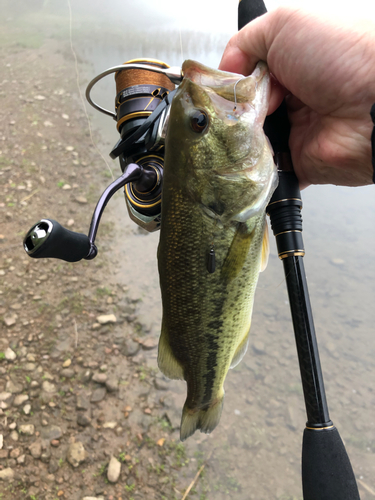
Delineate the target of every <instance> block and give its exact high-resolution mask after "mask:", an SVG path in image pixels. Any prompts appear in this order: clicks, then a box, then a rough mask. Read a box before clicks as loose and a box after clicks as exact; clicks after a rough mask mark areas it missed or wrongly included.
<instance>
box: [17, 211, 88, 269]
mask: <svg viewBox="0 0 375 500" xmlns="http://www.w3.org/2000/svg"><path fill="white" fill-rule="evenodd" d="M23 246H24V249H25V251H26V253H27V254H28V255H29V256H30V257H32V258H34V259H44V258H48V257H52V258H54V259H61V260H65V261H66V262H77V261H79V260H81V259H84V258H85V257H87V256H88V255H89V253H90V249H91V245H90V240H89V237H88V236H87V235H86V234H82V233H75V232H73V231H69V229H66V228H65V227H63V226H62V225H61V224H59V223H58V222H57V221H55V220H52V219H42V220H40V221H39V222H38V223H37V224H35V225H34V226H33V227H32V228H31V229H30V230H29V232H28V233H27V235H26V236H25V238H24V240H23Z"/></svg>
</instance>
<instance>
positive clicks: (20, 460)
mask: <svg viewBox="0 0 375 500" xmlns="http://www.w3.org/2000/svg"><path fill="white" fill-rule="evenodd" d="M25 462H26V455H25V454H23V455H20V456H19V457H18V458H17V463H18V464H19V465H24V463H25Z"/></svg>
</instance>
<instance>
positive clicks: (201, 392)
mask: <svg viewBox="0 0 375 500" xmlns="http://www.w3.org/2000/svg"><path fill="white" fill-rule="evenodd" d="M183 72H184V75H185V76H184V79H183V81H182V83H181V85H180V87H179V89H178V92H177V94H176V96H175V98H174V100H173V103H172V108H171V114H170V121H169V125H168V133H167V143H166V158H165V168H164V180H163V199H162V224H161V233H160V243H159V249H158V263H159V274H160V285H161V292H162V301H163V321H162V331H161V336H160V340H159V353H158V364H159V367H160V369H161V371H162V372H163V373H164V374H165V375H166V376H167V377H169V378H173V379H183V380H185V381H186V383H187V398H186V401H185V405H184V408H183V413H182V420H181V431H180V434H181V439H182V440H184V439H186V438H187V437H189V436H190V435H192V434H193V433H194V432H195V430H197V429H200V430H201V431H202V432H207V433H208V432H211V431H212V430H213V429H214V428H215V427H216V426H217V424H218V422H219V420H220V415H221V411H222V407H223V397H224V381H225V377H226V375H227V372H228V370H229V368H231V367H233V366H235V365H236V364H238V363H239V362H240V360H241V359H242V357H243V355H244V353H245V351H246V348H247V344H248V332H249V328H250V321H251V313H252V306H253V300H254V293H255V287H256V284H257V280H258V274H259V272H260V270H262V268H264V267H265V265H266V261H267V256H268V238H267V231H266V225H265V207H266V205H267V203H268V201H269V199H270V196H271V195H272V192H273V190H274V189H275V187H276V184H277V173H276V167H275V165H274V163H273V158H272V152H271V150H270V148H269V145H268V141H267V139H266V137H265V135H264V132H263V122H264V118H265V115H266V112H267V108H268V100H269V85H270V83H269V74H268V69H267V66H266V65H265V64H264V63H259V64H258V65H257V67H256V69H255V70H254V72H253V74H252V75H250V76H249V77H247V78H243V77H241V76H240V75H234V74H232V73H225V72H221V71H217V70H212V69H210V68H207V67H205V66H203V65H201V64H199V63H196V62H194V61H186V62H185V63H184V65H183ZM234 86H235V95H234ZM234 100H236V104H235V105H234ZM212 249H213V252H214V255H215V263H216V265H215V271H214V272H209V271H208V267H209V266H208V263H209V254H210V252H211V253H212Z"/></svg>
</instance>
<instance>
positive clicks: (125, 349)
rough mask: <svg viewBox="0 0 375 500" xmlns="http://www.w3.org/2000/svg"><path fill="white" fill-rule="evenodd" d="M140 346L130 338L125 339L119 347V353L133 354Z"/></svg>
mask: <svg viewBox="0 0 375 500" xmlns="http://www.w3.org/2000/svg"><path fill="white" fill-rule="evenodd" d="M140 348H141V346H140V345H139V344H138V342H134V340H132V339H126V340H125V342H124V344H123V346H122V348H121V353H122V354H124V356H135V355H136V354H137V352H138V351H139V350H140Z"/></svg>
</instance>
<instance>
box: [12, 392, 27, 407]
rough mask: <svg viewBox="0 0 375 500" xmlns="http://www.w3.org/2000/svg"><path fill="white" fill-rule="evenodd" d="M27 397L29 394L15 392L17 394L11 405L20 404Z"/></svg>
mask: <svg viewBox="0 0 375 500" xmlns="http://www.w3.org/2000/svg"><path fill="white" fill-rule="evenodd" d="M28 399H29V396H28V395H27V394H17V396H16V397H15V398H14V401H13V406H21V405H22V404H23V403H25V402H26V401H27V400H28Z"/></svg>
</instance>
